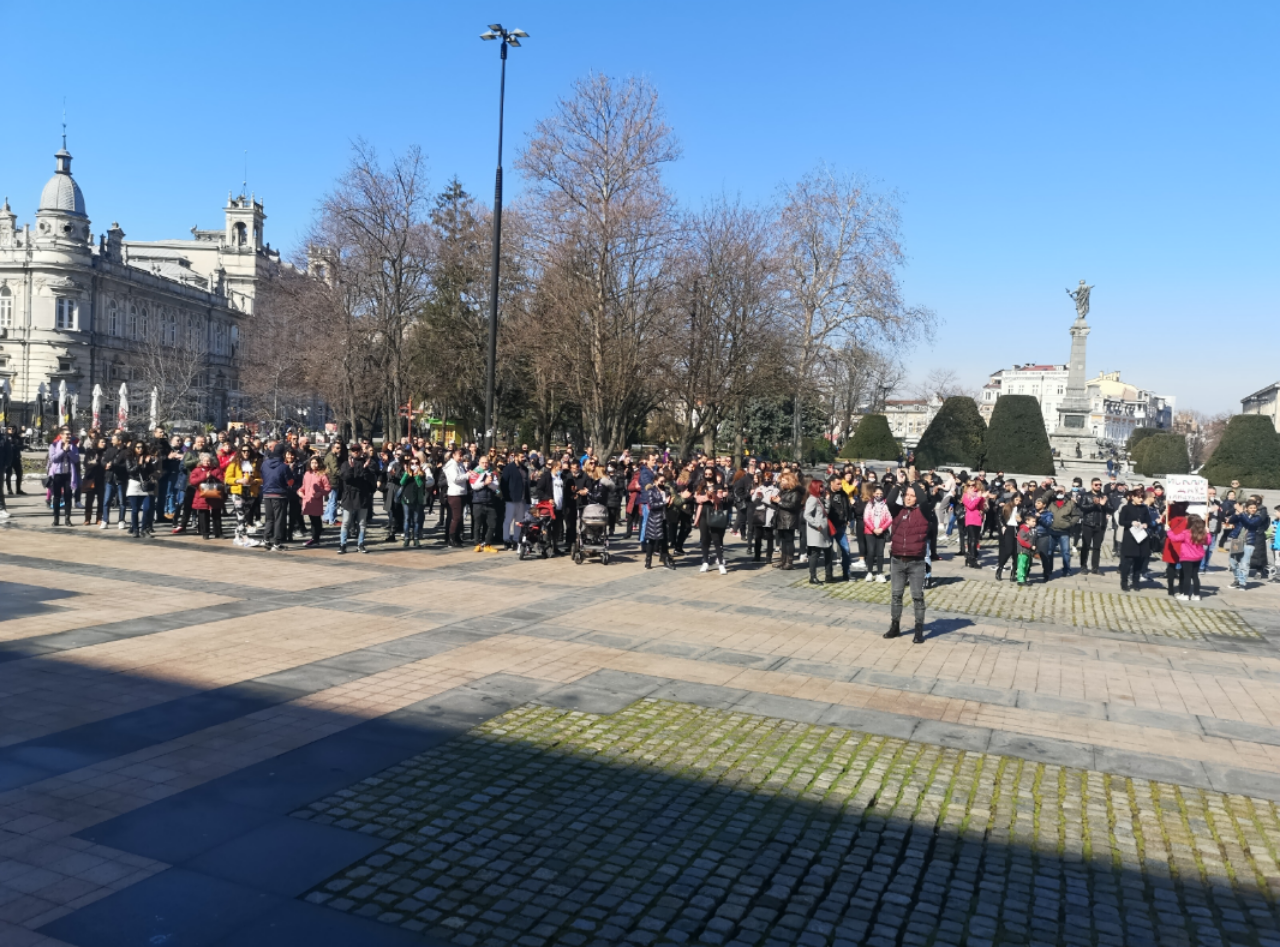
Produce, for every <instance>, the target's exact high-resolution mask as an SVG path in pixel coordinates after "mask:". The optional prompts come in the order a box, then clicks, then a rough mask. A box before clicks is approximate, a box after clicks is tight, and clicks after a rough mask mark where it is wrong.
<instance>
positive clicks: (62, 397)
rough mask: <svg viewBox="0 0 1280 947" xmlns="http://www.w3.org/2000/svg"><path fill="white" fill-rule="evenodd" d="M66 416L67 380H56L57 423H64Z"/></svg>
mask: <svg viewBox="0 0 1280 947" xmlns="http://www.w3.org/2000/svg"><path fill="white" fill-rule="evenodd" d="M67 421H68V418H67V380H66V379H65V378H64V379H62V380H61V381H59V382H58V423H59V424H66V423H67Z"/></svg>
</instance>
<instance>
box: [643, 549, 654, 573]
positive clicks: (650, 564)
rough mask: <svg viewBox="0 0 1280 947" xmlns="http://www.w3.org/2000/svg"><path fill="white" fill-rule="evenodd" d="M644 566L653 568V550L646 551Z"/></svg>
mask: <svg viewBox="0 0 1280 947" xmlns="http://www.w3.org/2000/svg"><path fill="white" fill-rule="evenodd" d="M644 567H645V568H646V569H652V568H653V553H651V552H646V553H645V554H644Z"/></svg>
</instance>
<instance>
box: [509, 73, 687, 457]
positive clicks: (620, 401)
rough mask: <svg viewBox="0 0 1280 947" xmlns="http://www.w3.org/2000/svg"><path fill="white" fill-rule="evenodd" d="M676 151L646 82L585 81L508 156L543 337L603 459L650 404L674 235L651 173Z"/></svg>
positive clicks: (667, 201) (667, 200) (664, 195)
mask: <svg viewBox="0 0 1280 947" xmlns="http://www.w3.org/2000/svg"><path fill="white" fill-rule="evenodd" d="M679 154H680V149H679V146H678V144H677V143H676V141H675V137H674V135H673V134H672V132H671V129H670V128H669V127H668V126H667V124H666V121H665V119H664V117H663V113H662V109H661V107H660V105H659V103H658V95H657V92H656V91H654V89H653V88H652V87H651V86H650V85H649V84H648V83H647V82H646V81H644V80H643V79H635V78H631V79H627V80H625V81H622V82H614V81H612V80H611V79H609V78H608V77H607V76H603V75H599V74H593V75H590V76H588V77H587V78H585V79H582V80H580V81H578V82H576V83H574V86H573V91H572V92H571V94H570V95H569V96H568V97H567V98H564V99H561V100H560V102H559V104H558V107H557V109H556V111H555V114H553V115H552V116H550V117H549V118H546V119H543V120H542V121H541V122H539V123H538V125H537V126H536V128H535V129H534V132H533V135H532V136H531V138H530V139H529V142H528V144H527V145H526V147H525V149H524V151H523V152H522V153H521V154H520V156H519V158H518V159H517V167H519V168H520V169H521V170H522V171H523V172H524V174H525V177H526V178H527V180H528V181H529V185H530V190H531V194H532V204H531V206H530V208H529V214H530V216H531V218H532V222H533V226H532V228H531V229H532V232H533V233H534V234H535V235H536V239H537V240H538V247H537V252H538V255H539V257H540V260H539V270H540V273H539V278H540V282H541V290H542V292H543V293H544V295H545V299H546V303H547V308H548V311H549V312H550V313H553V314H554V318H553V319H552V322H551V326H552V328H551V329H550V331H552V332H555V333H557V339H558V340H559V341H560V343H561V344H562V345H563V346H564V357H565V358H566V359H567V360H568V361H569V362H570V363H571V364H572V365H573V368H574V371H573V373H572V375H571V377H570V379H569V381H570V391H571V393H572V395H573V397H574V400H575V401H577V402H578V403H579V404H580V405H581V410H582V414H583V421H584V424H585V427H586V433H587V435H588V438H589V439H590V441H591V443H593V444H594V445H595V446H596V449H597V450H599V451H601V452H602V453H608V452H611V451H613V450H614V449H615V448H617V447H618V446H619V445H621V443H622V442H623V439H624V438H625V436H626V434H627V432H628V431H629V430H630V429H632V428H633V427H634V426H635V425H636V424H637V423H638V421H639V420H640V419H642V418H643V417H644V415H645V414H646V413H647V412H648V410H649V408H650V407H651V405H652V403H653V392H652V390H651V384H650V379H651V377H652V374H653V368H654V367H655V365H654V361H655V358H656V354H657V346H658V345H659V344H660V339H661V336H662V332H663V322H664V320H665V319H666V316H667V307H668V298H667V297H668V290H669V286H670V281H671V274H670V272H669V268H668V253H667V251H668V248H669V244H670V242H671V240H672V238H673V236H674V235H675V233H676V229H677V222H676V217H675V214H674V208H673V201H672V198H671V196H670V194H669V193H668V192H667V190H666V188H665V187H664V185H663V183H662V178H661V171H662V167H663V165H665V164H667V163H669V162H671V161H674V160H675V159H676V158H677V157H679Z"/></svg>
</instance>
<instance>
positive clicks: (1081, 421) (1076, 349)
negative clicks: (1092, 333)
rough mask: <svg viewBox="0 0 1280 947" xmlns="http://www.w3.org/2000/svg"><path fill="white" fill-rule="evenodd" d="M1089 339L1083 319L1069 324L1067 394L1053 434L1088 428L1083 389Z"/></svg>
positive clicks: (1087, 396)
mask: <svg viewBox="0 0 1280 947" xmlns="http://www.w3.org/2000/svg"><path fill="white" fill-rule="evenodd" d="M1088 339H1089V323H1087V322H1085V321H1084V319H1083V317H1082V318H1078V319H1076V321H1075V322H1073V323H1072V324H1071V361H1070V362H1068V363H1067V393H1066V397H1064V398H1063V399H1062V404H1061V405H1060V406H1059V407H1058V429H1057V431H1056V432H1055V433H1060V434H1071V433H1073V432H1087V431H1088V427H1089V412H1090V404H1089V393H1088V391H1087V390H1086V389H1085V384H1084V382H1085V367H1084V366H1085V345H1086V343H1087V341H1088Z"/></svg>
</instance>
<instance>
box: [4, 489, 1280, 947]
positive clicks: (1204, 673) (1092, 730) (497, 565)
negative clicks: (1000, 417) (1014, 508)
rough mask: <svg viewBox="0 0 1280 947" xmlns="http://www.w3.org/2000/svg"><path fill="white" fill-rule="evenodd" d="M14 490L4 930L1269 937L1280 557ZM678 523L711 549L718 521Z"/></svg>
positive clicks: (130, 937)
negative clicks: (701, 564) (1199, 582)
mask: <svg viewBox="0 0 1280 947" xmlns="http://www.w3.org/2000/svg"><path fill="white" fill-rule="evenodd" d="M10 508H11V510H12V511H13V512H14V516H13V518H12V519H11V520H9V521H7V523H5V524H3V525H0V704H2V707H3V713H2V715H0V726H2V727H3V730H2V731H0V945H4V947H29V945H42V947H55V945H63V944H70V945H77V947H131V945H140V947H141V945H156V947H162V945H163V947H204V945H209V947H214V945H224V947H230V945H236V947H253V945H259V944H262V945H266V944H271V945H273V947H290V945H307V947H327V945H353V947H380V945H401V944H403V945H419V947H422V945H458V947H469V945H521V947H544V945H545V947H553V945H570V947H578V945H588V947H595V945H602V947H603V945H617V944H638V945H649V944H655V945H659V944H661V945H665V944H716V945H793V944H794V945H803V947H827V945H831V947H834V945H840V947H846V945H847V947H852V945H864V944H865V945H873V947H880V945H922V947H927V945H935V944H936V945H950V944H957V945H958V944H970V945H982V944H1080V945H1117V947H1124V945H1139V944H1153V945H1165V944H1188V945H1191V944H1203V945H1229V944H1230V945H1251V947H1268V945H1270V947H1280V910H1278V908H1280V905H1278V904H1277V900H1278V899H1280V866H1278V862H1280V809H1278V808H1277V805H1278V803H1280V585H1272V586H1263V585H1260V584H1255V586H1254V588H1253V589H1252V590H1250V591H1247V592H1243V593H1241V592H1227V591H1225V590H1224V588H1225V585H1226V584H1227V576H1226V573H1225V572H1224V571H1223V570H1222V569H1221V566H1222V565H1223V560H1224V559H1225V557H1224V556H1219V557H1217V558H1216V560H1215V567H1216V568H1215V569H1214V570H1213V571H1212V572H1211V573H1210V574H1209V577H1208V580H1207V582H1206V588H1205V599H1204V601H1203V602H1200V603H1181V602H1174V601H1172V600H1170V599H1168V598H1167V597H1166V596H1165V594H1164V591H1163V583H1161V587H1160V589H1158V590H1157V589H1156V588H1155V587H1153V586H1150V585H1149V586H1148V587H1147V588H1145V589H1144V590H1143V591H1142V592H1140V593H1137V594H1135V595H1129V596H1121V595H1120V593H1119V590H1118V581H1117V579H1116V577H1115V574H1114V568H1113V564H1111V563H1105V562H1104V568H1105V570H1106V574H1105V575H1104V576H1103V577H1101V578H1098V577H1079V576H1077V577H1074V578H1071V579H1066V580H1058V581H1055V582H1053V583H1050V584H1049V585H1047V586H1042V585H1040V584H1033V585H1030V586H1028V587H1027V588H1025V589H1022V590H1018V589H1017V588H1016V587H1014V586H1013V585H1011V584H1010V583H1008V582H1006V583H1003V584H999V585H997V584H996V583H995V581H994V573H993V572H991V571H986V570H984V571H975V570H971V569H964V568H960V564H959V563H957V562H954V561H953V560H952V558H951V556H950V554H948V555H947V557H946V559H945V560H944V561H943V562H942V563H940V564H938V566H937V573H938V576H939V579H940V581H939V583H938V586H937V587H936V588H935V589H933V590H931V591H930V593H929V608H930V613H929V629H928V638H927V640H926V642H925V643H924V644H923V645H913V644H912V643H911V642H910V639H909V637H904V638H902V639H898V640H895V641H886V640H884V639H883V638H881V633H882V632H883V631H884V630H885V628H886V627H887V625H888V595H889V590H888V586H887V585H879V584H874V583H864V582H858V583H851V584H847V585H846V584H841V583H837V584H835V585H832V586H824V587H817V588H815V587H812V586H810V585H808V583H807V581H806V579H807V575H806V574H805V573H802V572H800V571H795V572H781V571H778V570H775V569H770V568H767V567H764V566H763V565H762V564H756V563H752V562H751V561H750V560H749V559H747V558H746V557H745V556H744V555H743V552H742V550H743V547H742V545H741V543H739V542H736V541H735V542H734V543H732V544H731V547H730V552H731V560H730V572H729V574H728V575H727V576H720V575H718V574H716V573H715V572H714V571H712V572H710V573H707V574H699V572H698V571H697V568H696V564H695V563H694V561H693V559H692V557H687V558H686V559H685V560H684V562H683V563H682V565H681V567H680V568H679V569H677V570H676V571H675V572H670V571H667V570H664V569H654V570H652V571H645V570H644V569H643V568H642V567H641V557H639V556H638V555H637V551H636V547H635V544H634V543H620V544H618V545H617V546H616V547H615V549H616V550H617V551H618V555H617V557H616V558H615V561H614V562H613V563H611V564H610V565H608V566H602V565H600V564H599V563H587V564H584V565H581V566H575V565H574V564H573V563H572V562H570V561H569V560H568V559H567V558H566V559H554V560H547V561H529V562H519V561H517V560H516V557H515V556H514V555H513V554H504V555H495V556H489V555H476V554H474V553H473V552H471V551H470V550H469V549H468V550H463V551H445V550H443V549H441V548H439V547H438V546H435V545H433V548H432V549H430V550H421V551H417V550H404V549H402V548H401V547H400V545H399V544H395V545H384V546H379V545H374V546H372V547H371V549H372V552H371V553H370V554H369V555H363V556H362V555H347V556H345V557H342V558H339V557H337V556H336V555H334V550H333V548H332V547H330V548H321V549H317V550H301V549H295V550H291V551H289V552H287V553H281V554H268V553H265V552H261V551H257V550H254V551H245V550H239V549H235V548H233V547H231V545H230V544H229V543H213V542H204V541H202V540H200V539H199V538H194V537H170V536H163V537H161V538H158V539H156V540H154V541H138V540H133V539H130V538H128V537H127V536H126V535H125V534H124V533H120V532H117V531H116V530H114V529H112V530H105V531H100V530H96V529H89V530H86V529H83V528H82V527H77V528H75V529H65V528H63V529H59V530H53V529H51V528H49V527H48V525H47V523H48V519H47V516H46V514H45V511H44V509H43V506H42V504H41V503H40V502H39V501H38V500H34V499H32V498H17V499H16V501H14V502H11V506H10ZM691 548H692V547H691Z"/></svg>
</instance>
